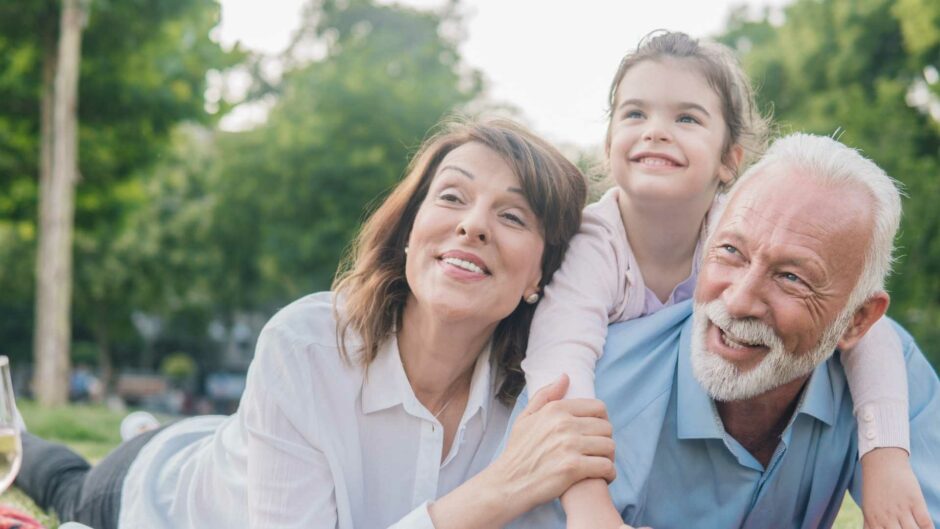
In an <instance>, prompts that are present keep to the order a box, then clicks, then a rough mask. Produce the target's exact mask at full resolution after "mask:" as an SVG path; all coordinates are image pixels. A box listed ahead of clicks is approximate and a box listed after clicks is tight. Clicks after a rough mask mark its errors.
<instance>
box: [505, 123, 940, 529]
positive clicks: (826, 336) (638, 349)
mask: <svg viewBox="0 0 940 529" xmlns="http://www.w3.org/2000/svg"><path fill="white" fill-rule="evenodd" d="M899 217H900V200H899V197H898V191H897V189H896V188H895V186H894V185H893V183H892V181H891V179H890V178H888V177H887V176H886V175H885V174H884V172H883V171H881V170H880V169H878V167H877V166H875V165H874V164H873V163H871V162H870V161H869V160H866V159H865V158H863V157H862V156H861V155H859V154H858V153H857V152H855V151H854V150H851V149H849V148H847V147H845V146H843V145H842V144H840V143H838V142H836V141H834V140H832V139H829V138H821V137H815V136H809V135H803V134H798V135H793V136H789V137H787V138H784V139H781V140H778V141H777V142H776V143H775V144H774V146H773V147H772V148H771V149H770V150H769V151H768V153H767V155H766V156H765V157H764V158H763V159H762V160H761V162H760V163H758V164H757V165H756V166H755V167H753V168H752V169H751V170H750V171H749V172H748V174H747V175H746V176H745V177H744V178H742V182H741V183H739V184H738V188H737V189H736V190H735V192H734V195H733V196H732V197H731V199H730V201H729V204H728V207H727V209H726V211H725V212H724V214H723V215H722V217H721V220H720V221H719V223H718V226H717V227H716V229H715V231H714V232H713V234H712V237H711V238H710V240H709V242H708V244H707V246H706V255H705V257H704V262H703V264H702V267H701V271H700V275H699V278H698V284H697V288H696V292H695V310H694V317H693V318H691V319H690V318H689V317H688V316H689V312H690V305H689V304H688V303H685V304H680V305H676V306H673V307H670V308H667V309H665V310H662V311H660V312H658V313H656V314H654V315H653V316H650V317H647V318H641V319H639V320H634V321H632V322H627V323H624V324H619V325H615V326H612V327H611V328H610V331H609V335H608V340H607V347H606V351H605V354H604V357H603V358H602V360H601V361H600V363H599V364H598V366H597V379H596V384H597V395H598V397H599V398H602V399H603V400H604V401H605V402H606V403H607V405H608V410H609V414H610V419H611V422H612V423H613V425H614V432H615V433H614V436H615V440H616V441H617V472H618V478H617V480H616V481H614V482H613V483H612V484H611V487H610V491H611V495H612V497H613V499H614V504H615V505H616V506H617V508H618V509H620V510H621V514H622V515H623V519H624V520H625V521H626V522H627V523H630V524H633V525H636V526H640V525H644V526H652V527H654V528H656V529H668V528H678V527H702V528H730V527H741V528H754V529H767V528H782V527H787V528H791V527H792V528H807V529H808V528H816V527H828V526H830V525H831V524H832V522H833V520H834V519H835V516H836V514H837V513H838V511H839V508H840V506H841V503H842V498H843V496H844V494H845V491H846V490H847V489H848V490H851V492H852V494H853V495H854V496H855V497H856V498H859V494H860V493H861V484H862V483H861V482H862V477H861V470H860V465H859V463H858V447H857V437H856V422H855V418H854V417H853V413H852V401H851V396H850V394H849V391H848V388H847V386H846V380H845V374H844V372H843V368H842V366H841V364H840V360H839V355H838V354H836V355H833V354H832V352H833V351H834V350H837V349H847V348H850V347H852V346H853V345H854V344H855V343H857V342H858V340H859V339H860V338H861V337H862V336H863V335H864V334H865V333H866V332H867V331H868V329H869V328H870V327H871V326H872V324H874V322H876V321H877V320H878V319H879V318H881V317H882V315H883V314H884V312H885V310H886V309H887V306H888V295H887V294H886V293H885V292H884V289H883V284H884V278H885V276H886V274H887V272H888V270H889V268H890V263H891V250H892V241H893V238H894V235H895V232H896V230H897V226H898V222H899ZM898 332H899V334H900V335H901V337H902V342H903V345H904V347H903V348H904V354H905V359H906V363H907V375H908V378H909V392H910V395H909V397H910V418H909V419H910V426H911V463H912V465H913V467H914V469H915V472H916V473H917V475H918V478H919V479H920V481H921V486H922V489H923V492H924V495H925V498H926V500H927V505H928V508H929V509H930V515H931V517H932V518H933V520H934V524H936V525H938V526H940V524H938V521H940V381H938V379H937V376H936V374H935V373H934V370H933V369H932V368H931V366H930V365H929V364H928V363H927V361H926V360H925V359H924V356H923V355H922V354H921V352H920V351H919V350H918V349H917V346H916V345H915V344H914V342H913V340H912V339H911V337H910V336H909V335H908V334H907V333H906V332H904V331H903V330H901V329H900V328H898ZM863 421H864V419H863ZM870 433H871V434H875V432H870ZM563 520H564V518H563V513H562V512H561V509H560V508H559V506H558V504H557V502H556V503H555V504H554V505H546V506H543V507H541V508H539V509H536V510H535V511H533V512H531V513H529V514H528V515H526V516H525V517H523V518H522V519H521V520H519V522H518V524H519V525H520V526H525V527H561V526H563V523H564V522H563Z"/></svg>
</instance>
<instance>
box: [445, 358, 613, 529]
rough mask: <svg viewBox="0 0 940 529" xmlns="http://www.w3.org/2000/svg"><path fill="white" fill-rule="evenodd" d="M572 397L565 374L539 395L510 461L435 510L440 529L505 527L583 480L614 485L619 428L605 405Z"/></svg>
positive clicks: (525, 415)
mask: <svg viewBox="0 0 940 529" xmlns="http://www.w3.org/2000/svg"><path fill="white" fill-rule="evenodd" d="M567 391H568V377H567V376H566V375H563V376H562V377H561V378H560V379H559V380H558V381H557V382H555V383H554V384H551V385H549V386H546V387H545V388H543V389H542V390H541V391H539V392H538V393H536V394H535V396H533V397H532V400H531V401H530V402H529V405H528V406H526V408H525V410H523V411H522V412H521V413H520V414H519V417H518V418H517V419H516V422H515V424H514V425H513V427H512V431H511V432H510V434H509V441H508V443H507V445H506V449H505V450H504V451H503V453H502V455H500V456H499V458H497V459H496V461H494V462H493V463H492V464H491V465H490V466H489V467H487V468H486V469H485V470H483V471H482V472H480V473H479V474H477V475H476V476H474V477H473V478H471V479H470V480H469V481H467V482H466V483H464V484H463V485H461V486H460V487H457V488H456V489H455V490H453V491H452V492H451V493H450V494H447V495H446V496H444V497H443V498H440V499H439V500H437V501H435V502H434V503H432V504H431V506H430V508H429V514H430V517H431V520H432V522H433V524H434V527H437V528H438V529H476V528H484V527H485V528H490V527H502V526H504V525H506V524H507V523H509V522H510V521H512V520H513V519H514V518H516V517H518V516H520V515H521V514H523V513H525V512H527V511H530V510H532V509H533V508H535V507H536V506H537V505H539V504H541V503H545V502H547V501H549V500H552V499H554V498H557V497H559V496H560V495H561V493H562V492H564V491H565V490H567V489H568V487H570V486H571V485H572V484H574V483H576V482H578V481H581V480H582V479H587V478H602V479H606V480H607V481H612V480H613V479H614V477H615V471H614V463H613V459H614V441H613V439H611V435H612V431H613V427H612V426H611V425H610V422H608V420H607V409H606V408H605V407H604V403H603V402H601V401H599V400H593V399H569V400H561V399H562V398H563V397H564V395H565V392H567Z"/></svg>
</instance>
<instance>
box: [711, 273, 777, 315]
mask: <svg viewBox="0 0 940 529" xmlns="http://www.w3.org/2000/svg"><path fill="white" fill-rule="evenodd" d="M764 288H765V285H764V277H763V274H762V273H761V272H760V271H759V270H757V269H754V268H748V269H746V270H742V271H741V272H740V273H739V274H737V275H736V276H735V277H733V278H732V280H731V282H730V283H729V284H728V286H727V287H726V288H725V289H724V291H723V292H722V294H721V298H722V301H724V302H725V306H726V307H727V309H728V315H729V316H731V317H732V318H757V319H761V318H763V317H764V316H765V314H766V312H767V304H766V302H765V300H764Z"/></svg>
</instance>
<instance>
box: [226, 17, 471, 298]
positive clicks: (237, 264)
mask: <svg viewBox="0 0 940 529" xmlns="http://www.w3.org/2000/svg"><path fill="white" fill-rule="evenodd" d="M458 23H459V22H458V21H457V20H456V19H454V18H453V15H451V14H449V13H443V14H438V13H431V12H423V11H416V10H412V9H407V8H403V7H398V6H386V5H378V4H376V3H373V2H371V1H366V0H353V1H349V2H333V1H323V2H319V3H315V4H314V5H312V6H311V9H310V10H309V12H308V15H307V18H306V23H305V26H304V28H303V30H302V31H301V33H300V34H299V36H298V38H297V40H296V42H295V46H294V49H293V50H292V53H296V52H299V51H301V49H303V48H315V49H316V48H320V49H322V50H323V58H322V59H319V60H314V61H312V62H309V63H307V64H303V65H302V66H300V67H298V68H296V69H294V70H292V71H290V72H288V73H287V74H286V75H285V76H284V78H283V80H282V82H281V84H280V85H279V86H278V97H277V103H276V105H275V106H274V108H273V109H272V110H271V112H270V115H269V117H268V120H267V122H266V123H265V124H264V125H263V126H261V127H259V128H257V129H255V130H252V131H249V132H244V133H238V134H221V135H219V137H218V139H217V141H218V144H217V146H218V149H219V153H220V156H221V160H222V163H221V167H220V176H219V181H218V185H219V187H218V189H217V193H218V201H217V203H216V205H215V214H214V227H213V235H212V236H213V244H214V245H215V248H217V250H216V253H217V254H218V255H219V256H221V258H222V260H223V262H222V266H221V268H220V274H219V275H218V276H217V277H216V278H215V279H214V281H216V282H217V284H216V286H215V288H214V289H213V291H214V292H216V293H217V294H218V297H217V299H216V301H217V302H218V303H219V304H220V305H219V310H220V312H224V311H226V310H236V311H237V310H265V311H267V310H270V309H272V308H276V307H278V306H280V305H283V304H284V303H285V302H287V301H289V300H291V299H293V298H295V297H297V296H299V295H301V294H304V293H307V292H312V291H315V290H323V289H327V288H329V286H330V282H331V279H332V277H333V274H334V272H335V270H336V266H337V263H338V261H339V258H340V255H341V254H342V251H343V249H344V248H345V247H346V245H347V244H348V243H349V241H350V240H352V238H353V236H354V234H355V232H356V230H357V228H358V226H359V224H360V222H361V221H362V218H363V211H364V209H368V207H369V205H370V204H374V203H376V201H378V200H381V199H382V197H383V195H384V193H385V192H387V191H388V190H389V189H390V188H391V187H392V186H393V185H394V184H395V183H396V182H397V181H398V179H399V178H400V177H401V175H402V173H403V171H404V168H405V165H406V163H407V161H408V158H409V155H410V154H411V153H412V152H413V150H414V149H415V148H416V147H417V146H418V144H419V143H420V142H421V140H422V138H423V137H425V135H426V134H427V133H428V130H429V129H430V128H431V127H432V126H433V125H434V124H435V123H436V122H438V121H439V120H440V119H441V118H442V117H443V116H444V115H446V114H448V113H449V112H451V111H453V110H454V109H455V108H459V107H460V106H461V105H463V104H465V103H466V102H468V101H470V100H471V99H472V98H473V97H475V96H476V95H477V94H478V93H479V90H480V81H479V76H478V74H476V72H473V71H466V70H465V69H464V67H463V66H462V65H461V63H460V56H459V53H458V51H457V42H456V41H455V40H454V39H449V38H445V37H442V36H441V35H442V33H443V31H442V28H444V27H446V26H448V25H451V26H455V25H457V24H458Z"/></svg>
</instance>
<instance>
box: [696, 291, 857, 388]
mask: <svg viewBox="0 0 940 529" xmlns="http://www.w3.org/2000/svg"><path fill="white" fill-rule="evenodd" d="M850 308H851V307H846V309H845V310H843V311H842V313H841V314H839V316H838V317H837V318H836V319H835V321H833V322H832V324H831V325H829V327H828V328H826V330H825V331H824V332H823V335H822V337H820V339H819V342H818V343H817V344H816V347H815V348H813V349H812V350H811V351H807V352H806V353H803V354H796V353H788V352H787V351H786V348H785V347H784V345H783V340H782V339H781V338H780V336H778V335H777V333H776V332H774V330H773V329H772V328H771V327H770V326H769V325H767V324H765V323H763V322H761V321H758V320H754V319H734V318H732V317H731V316H729V315H728V310H727V308H726V306H725V304H724V302H723V301H721V300H720V299H716V300H714V301H711V302H709V303H696V304H695V310H694V312H693V334H692V372H693V374H694V375H695V378H696V379H698V381H699V383H700V384H701V385H702V387H704V388H705V391H707V392H708V394H709V395H711V397H712V398H713V399H715V400H718V401H733V400H744V399H749V398H751V397H754V396H757V395H760V394H762V393H765V392H767V391H770V390H772V389H774V388H777V387H779V386H782V385H783V384H786V383H787V382H791V381H793V380H796V379H797V378H799V377H802V376H804V375H808V374H809V373H811V372H812V371H813V370H814V369H816V366H818V365H819V364H821V363H822V362H824V361H825V360H826V359H827V358H829V356H830V355H831V354H832V353H833V351H834V350H835V348H836V344H837V343H838V342H839V338H840V337H841V336H842V334H843V333H844V332H845V330H846V329H847V328H848V326H849V323H851V321H852V315H853V314H854V312H855V311H854V310H849V309H850ZM709 321H711V323H712V324H713V325H715V326H717V327H718V328H720V329H721V330H723V331H725V332H726V333H729V334H730V335H731V336H732V337H733V338H734V339H736V340H739V341H743V342H746V343H749V344H760V345H764V346H766V347H767V348H768V350H769V351H768V353H767V354H766V356H764V358H763V359H762V360H761V361H760V363H759V364H758V365H757V366H755V367H754V368H752V369H749V370H747V371H741V370H739V369H738V368H737V367H736V366H735V365H734V364H732V363H731V362H729V361H728V360H725V359H724V358H723V357H722V356H721V355H719V354H717V353H714V352H712V351H709V350H708V348H707V347H706V346H705V343H706V337H705V335H706V332H707V330H708V323H709Z"/></svg>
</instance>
